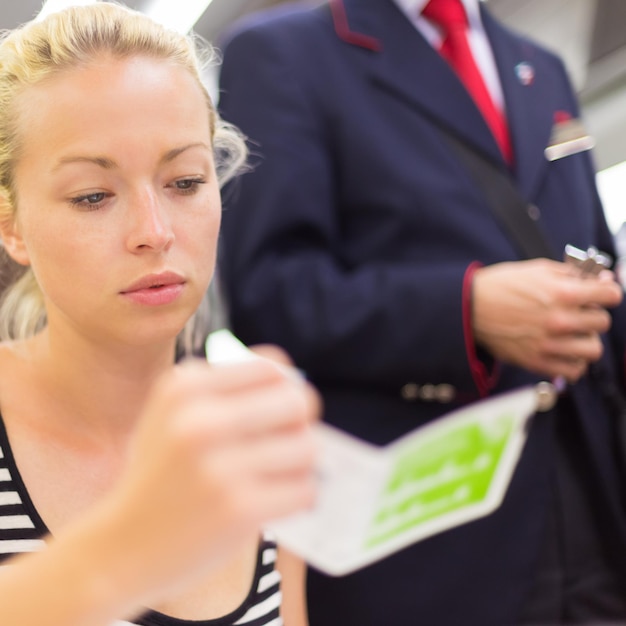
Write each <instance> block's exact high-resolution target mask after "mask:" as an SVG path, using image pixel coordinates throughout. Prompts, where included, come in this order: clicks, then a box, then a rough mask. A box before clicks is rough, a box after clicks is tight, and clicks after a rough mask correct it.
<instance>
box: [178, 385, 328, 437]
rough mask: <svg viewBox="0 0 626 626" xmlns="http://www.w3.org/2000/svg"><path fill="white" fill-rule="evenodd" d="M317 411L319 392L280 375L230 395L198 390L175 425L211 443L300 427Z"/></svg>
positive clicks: (317, 416) (314, 416) (316, 413)
mask: <svg viewBox="0 0 626 626" xmlns="http://www.w3.org/2000/svg"><path fill="white" fill-rule="evenodd" d="M320 412H321V402H320V398H319V394H318V393H317V392H316V391H315V390H314V389H313V387H312V386H311V385H309V384H308V383H301V382H296V381H292V380H288V379H282V380H278V381H274V382H272V383H270V384H267V385H265V386H263V387H254V388H248V389H246V390H242V391H240V392H239V393H238V394H233V395H230V396H217V397H216V396H215V394H213V393H212V392H210V391H206V392H205V394H204V395H203V394H201V393H198V394H196V395H195V396H194V397H193V398H188V399H187V402H186V406H185V409H184V411H181V412H179V416H178V418H177V419H178V421H179V424H178V428H179V429H184V430H187V431H189V432H190V437H191V438H195V439H197V443H198V445H211V444H212V443H214V442H221V443H222V444H224V443H225V442H227V441H229V440H233V439H241V438H250V437H259V436H268V435H270V434H274V433H276V432H279V431H281V430H283V429H287V428H294V427H303V426H305V425H307V424H310V423H311V422H313V421H315V420H317V419H319V415H320Z"/></svg>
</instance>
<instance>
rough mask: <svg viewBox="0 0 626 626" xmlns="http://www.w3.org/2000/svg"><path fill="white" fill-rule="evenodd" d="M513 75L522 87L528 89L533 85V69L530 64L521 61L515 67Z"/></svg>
mask: <svg viewBox="0 0 626 626" xmlns="http://www.w3.org/2000/svg"><path fill="white" fill-rule="evenodd" d="M515 74H516V75H517V80H519V82H520V83H522V85H524V87H528V86H529V85H532V84H533V81H534V80H535V68H534V67H533V66H532V65H531V64H530V63H526V62H525V61H522V62H521V63H518V64H517V65H516V66H515Z"/></svg>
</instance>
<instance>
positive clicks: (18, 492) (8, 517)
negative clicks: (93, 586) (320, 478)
mask: <svg viewBox="0 0 626 626" xmlns="http://www.w3.org/2000/svg"><path fill="white" fill-rule="evenodd" d="M47 534H49V533H48V529H47V528H46V526H45V524H44V522H43V520H42V519H41V518H40V517H39V514H38V513H37V511H36V509H35V507H34V506H33V503H32V501H31V499H30V497H29V495H28V492H27V491H26V487H25V486H24V483H23V482H22V478H21V476H20V474H19V471H18V469H17V466H16V465H15V460H14V458H13V454H12V452H11V447H10V445H9V441H8V438H7V434H6V429H5V427H4V423H3V421H2V418H1V417H0V567H2V566H3V564H4V562H5V561H6V560H7V559H8V558H9V557H11V556H13V555H16V554H21V553H24V552H33V551H36V550H41V549H43V548H44V547H45V542H44V541H43V539H42V538H43V537H44V536H45V535H47ZM275 563H276V544H275V543H274V542H273V541H272V540H270V539H269V538H267V537H264V538H263V540H262V541H261V542H260V545H259V553H258V557H257V565H256V569H255V573H254V580H253V582H252V586H251V588H250V591H249V593H248V596H247V597H246V599H245V600H244V602H243V603H242V604H241V605H240V606H239V607H238V608H237V609H235V611H233V612H232V613H229V614H228V615H225V616H224V617H220V618H218V619H210V620H201V621H196V620H182V619H177V618H174V617H170V616H168V615H164V614H163V613H159V612H157V611H148V612H147V613H146V614H144V615H143V616H141V617H140V618H138V619H136V620H135V621H133V622H125V621H119V622H116V623H115V624H114V625H112V626H282V625H283V621H282V618H281V617H280V613H279V611H280V602H281V591H280V574H279V573H278V570H276V569H275Z"/></svg>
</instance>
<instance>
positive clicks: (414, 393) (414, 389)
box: [400, 383, 420, 402]
mask: <svg viewBox="0 0 626 626" xmlns="http://www.w3.org/2000/svg"><path fill="white" fill-rule="evenodd" d="M400 395H401V396H402V398H403V399H404V400H407V401H408V402H414V401H415V400H417V399H418V398H419V397H420V386H419V385H418V384H417V383H407V384H406V385H403V387H402V389H400Z"/></svg>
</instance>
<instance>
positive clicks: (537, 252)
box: [442, 129, 556, 259]
mask: <svg viewBox="0 0 626 626" xmlns="http://www.w3.org/2000/svg"><path fill="white" fill-rule="evenodd" d="M442 131H443V134H444V136H445V138H446V140H447V141H448V143H449V144H450V145H451V146H453V148H454V150H455V151H456V152H457V154H458V155H459V157H460V158H461V160H462V161H463V163H464V164H465V166H466V168H467V170H468V171H469V173H470V174H471V175H472V177H473V178H474V180H475V181H476V183H477V184H478V185H479V187H480V188H481V190H482V192H483V194H484V196H485V198H486V200H487V203H488V204H489V207H490V208H491V211H492V212H493V214H494V215H495V216H496V217H497V218H498V220H499V222H500V224H501V225H502V226H504V228H505V229H506V231H507V232H508V234H509V236H510V237H511V239H512V241H514V242H515V244H516V246H517V248H518V250H519V252H521V253H522V255H523V256H524V257H525V258H528V259H534V258H537V257H546V258H550V259H554V258H556V257H555V255H554V252H553V251H552V250H551V249H550V246H549V245H548V243H547V241H546V240H545V237H544V235H543V233H542V232H541V230H540V229H539V226H538V224H537V222H536V221H535V220H534V219H533V217H532V216H531V215H532V213H533V212H537V209H536V207H534V206H533V205H531V204H529V203H528V202H526V201H525V200H524V199H523V198H522V196H521V195H520V193H519V191H518V190H517V188H516V187H515V184H514V182H513V179H512V178H511V177H510V176H509V175H508V174H507V173H506V172H505V171H503V170H501V169H500V168H498V167H497V165H496V164H495V163H492V162H491V161H489V160H488V159H486V158H484V157H482V156H481V155H480V154H479V153H478V152H476V151H475V150H473V149H472V148H471V147H469V146H468V145H467V144H466V143H464V142H463V141H461V139H459V138H458V137H457V136H456V135H453V134H452V133H450V132H446V131H445V130H444V129H442Z"/></svg>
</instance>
